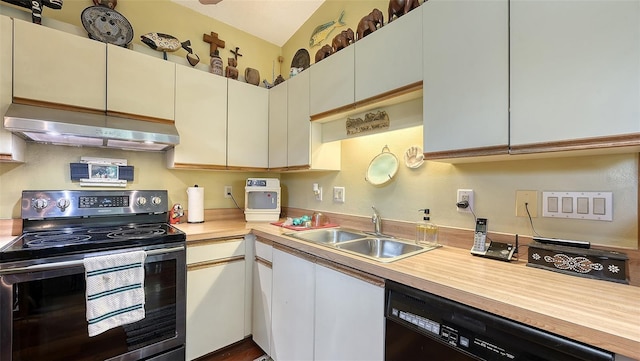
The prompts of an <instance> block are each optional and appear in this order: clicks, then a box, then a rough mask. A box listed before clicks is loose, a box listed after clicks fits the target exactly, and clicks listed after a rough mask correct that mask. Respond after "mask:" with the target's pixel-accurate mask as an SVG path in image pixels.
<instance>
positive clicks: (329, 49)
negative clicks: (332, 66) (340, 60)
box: [316, 44, 333, 63]
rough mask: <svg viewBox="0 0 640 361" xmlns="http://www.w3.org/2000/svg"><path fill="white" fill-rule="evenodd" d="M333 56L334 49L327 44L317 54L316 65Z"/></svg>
mask: <svg viewBox="0 0 640 361" xmlns="http://www.w3.org/2000/svg"><path fill="white" fill-rule="evenodd" d="M331 54H333V48H332V47H331V45H329V44H325V45H323V46H322V48H320V50H318V52H317V53H316V63H317V62H319V61H320V60H322V59H324V58H326V57H328V56H329V55H331Z"/></svg>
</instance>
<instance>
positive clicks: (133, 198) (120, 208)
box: [22, 190, 169, 219]
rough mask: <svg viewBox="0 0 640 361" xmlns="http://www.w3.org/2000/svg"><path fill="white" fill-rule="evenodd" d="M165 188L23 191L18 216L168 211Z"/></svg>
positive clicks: (76, 215) (95, 214)
mask: <svg viewBox="0 0 640 361" xmlns="http://www.w3.org/2000/svg"><path fill="white" fill-rule="evenodd" d="M168 204H169V202H168V196H167V191H166V190H143V191H123V190H119V191H98V190H68V191H23V192H22V219H42V218H54V217H56V218H59V217H62V218H64V217H91V216H104V215H127V214H148V213H165V212H168Z"/></svg>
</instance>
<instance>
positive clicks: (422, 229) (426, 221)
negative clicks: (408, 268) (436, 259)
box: [416, 208, 438, 246]
mask: <svg viewBox="0 0 640 361" xmlns="http://www.w3.org/2000/svg"><path fill="white" fill-rule="evenodd" d="M418 212H420V213H421V214H422V215H421V217H422V220H420V221H418V223H417V224H416V243H417V244H420V245H424V246H437V245H438V226H437V225H435V224H433V223H431V222H430V220H431V218H430V217H429V209H428V208H425V209H419V210H418Z"/></svg>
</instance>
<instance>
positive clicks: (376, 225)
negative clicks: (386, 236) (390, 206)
mask: <svg viewBox="0 0 640 361" xmlns="http://www.w3.org/2000/svg"><path fill="white" fill-rule="evenodd" d="M371 208H372V209H373V216H372V217H371V222H373V231H374V232H375V234H382V231H381V229H382V218H380V214H379V213H378V210H377V209H376V207H374V206H371Z"/></svg>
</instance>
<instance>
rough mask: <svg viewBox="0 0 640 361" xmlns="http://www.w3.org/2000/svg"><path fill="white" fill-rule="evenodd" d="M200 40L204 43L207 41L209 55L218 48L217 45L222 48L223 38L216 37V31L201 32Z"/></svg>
mask: <svg viewBox="0 0 640 361" xmlns="http://www.w3.org/2000/svg"><path fill="white" fill-rule="evenodd" d="M202 41H204V42H205V43H209V56H213V54H214V53H215V52H216V50H218V47H221V48H223V49H224V40H221V39H218V33H214V32H213V31H212V32H211V35H209V34H202Z"/></svg>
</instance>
